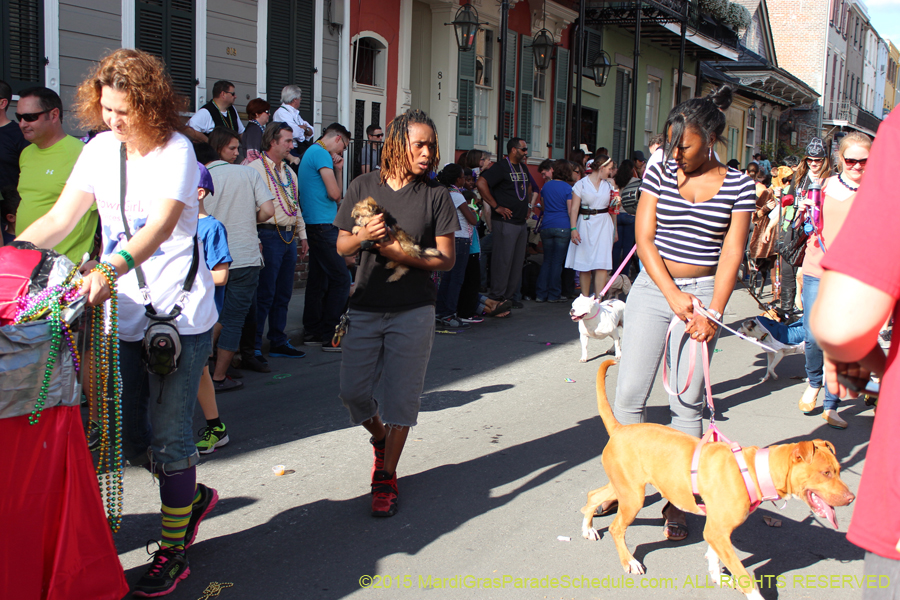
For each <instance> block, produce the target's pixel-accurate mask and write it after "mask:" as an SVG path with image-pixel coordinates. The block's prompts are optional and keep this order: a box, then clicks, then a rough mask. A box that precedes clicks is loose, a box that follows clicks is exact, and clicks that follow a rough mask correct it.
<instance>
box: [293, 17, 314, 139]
mask: <svg viewBox="0 0 900 600" xmlns="http://www.w3.org/2000/svg"><path fill="white" fill-rule="evenodd" d="M315 5H316V3H315V2H310V1H309V0H300V1H295V2H294V30H293V31H292V35H291V40H292V42H293V43H292V46H293V47H292V52H291V56H293V58H294V65H293V67H294V69H293V70H294V73H293V75H294V77H293V81H289V82H288V83H296V84H297V85H299V86H300V89H302V90H303V97H302V98H301V99H300V115H301V116H302V117H303V119H304V120H305V121H307V122H308V123H312V122H313V120H314V119H313V97H314V94H313V85H314V79H313V70H314V69H315V39H316V32H315V24H316V6H315Z"/></svg>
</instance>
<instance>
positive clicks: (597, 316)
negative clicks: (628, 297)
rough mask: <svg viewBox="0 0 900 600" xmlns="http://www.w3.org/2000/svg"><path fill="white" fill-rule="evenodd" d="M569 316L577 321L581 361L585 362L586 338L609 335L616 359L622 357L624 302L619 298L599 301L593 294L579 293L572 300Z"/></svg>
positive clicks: (601, 337) (598, 337) (599, 338)
mask: <svg viewBox="0 0 900 600" xmlns="http://www.w3.org/2000/svg"><path fill="white" fill-rule="evenodd" d="M569 316H570V317H572V320H573V321H575V322H576V323H578V332H579V333H580V334H581V362H587V345H588V338H595V339H598V340H602V339H603V338H605V337H611V338H612V339H613V342H614V347H615V350H616V360H619V359H621V358H622V345H621V340H622V326H623V325H624V321H625V303H624V302H622V301H621V300H607V301H606V302H600V301H599V300H597V298H596V297H595V296H594V295H591V297H590V298H588V297H587V296H583V295H579V296H578V297H577V298H575V301H574V302H572V310H570V311H569Z"/></svg>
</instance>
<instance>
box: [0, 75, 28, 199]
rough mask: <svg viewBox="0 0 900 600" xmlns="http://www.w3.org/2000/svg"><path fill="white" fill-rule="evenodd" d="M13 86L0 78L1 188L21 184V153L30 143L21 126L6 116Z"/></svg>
mask: <svg viewBox="0 0 900 600" xmlns="http://www.w3.org/2000/svg"><path fill="white" fill-rule="evenodd" d="M10 102H12V88H11V87H10V86H9V84H8V83H6V82H5V81H3V80H0V189H3V188H6V187H10V186H11V187H16V186H17V185H18V184H19V155H20V154H22V150H24V149H25V146H27V145H28V142H27V141H26V140H25V138H24V137H23V136H22V130H21V129H19V126H18V125H17V124H16V123H14V122H12V121H10V120H9V118H8V117H7V116H6V109H7V108H9V103H10Z"/></svg>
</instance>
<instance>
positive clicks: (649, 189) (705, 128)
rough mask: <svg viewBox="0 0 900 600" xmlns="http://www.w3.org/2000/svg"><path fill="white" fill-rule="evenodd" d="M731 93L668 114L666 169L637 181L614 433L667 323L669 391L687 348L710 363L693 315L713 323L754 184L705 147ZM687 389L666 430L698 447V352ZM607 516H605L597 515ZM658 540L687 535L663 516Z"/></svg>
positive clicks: (651, 374) (654, 169) (640, 411)
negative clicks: (636, 264) (634, 266)
mask: <svg viewBox="0 0 900 600" xmlns="http://www.w3.org/2000/svg"><path fill="white" fill-rule="evenodd" d="M731 100H732V90H731V88H730V87H728V86H723V87H721V88H719V89H718V90H716V91H714V92H713V93H712V94H711V95H709V96H707V97H706V98H694V99H691V100H688V101H687V102H683V103H682V104H679V105H678V106H676V107H675V108H674V109H672V111H671V112H670V113H669V117H668V120H667V121H666V125H665V129H664V131H665V132H666V136H667V143H666V151H665V160H664V161H660V162H659V163H656V164H654V165H652V166H651V167H650V168H649V169H648V170H647V172H646V173H645V175H644V182H643V184H642V186H641V200H640V202H639V204H638V209H637V214H636V218H635V239H636V242H637V253H638V256H639V257H640V259H641V262H642V263H643V265H644V270H643V271H641V274H640V275H639V276H638V277H637V279H636V280H635V282H634V285H633V286H632V288H631V293H630V294H629V295H628V301H627V304H626V308H625V323H626V329H625V334H624V339H623V344H622V362H621V364H620V367H619V378H618V384H617V387H616V402H615V407H614V412H615V416H616V419H618V421H619V422H620V423H622V424H629V423H640V422H642V421H643V420H644V406H645V404H646V403H647V398H648V397H649V395H650V389H651V388H652V387H653V381H654V379H655V378H656V372H657V371H658V370H659V363H660V360H661V359H662V358H663V351H664V348H665V345H666V332H667V329H668V327H669V323H670V322H671V321H672V320H673V317H675V318H677V320H678V321H680V322H681V323H678V324H677V325H676V326H675V328H674V331H673V332H672V339H671V340H670V343H669V348H670V349H671V353H672V354H671V365H672V371H673V373H674V374H675V376H673V377H672V378H671V379H672V380H673V381H670V386H671V387H672V388H674V389H676V390H682V389H684V387H685V383H686V382H687V377H688V371H689V368H688V362H689V358H690V356H689V354H690V353H689V351H688V350H689V349H690V346H689V345H688V341H689V339H690V340H694V341H697V342H707V343H708V344H709V346H710V349H709V354H710V356H712V354H713V348H714V346H715V342H716V339H717V337H718V328H717V327H716V324H715V323H714V322H713V321H711V320H709V319H707V318H706V317H705V316H704V315H703V314H701V313H699V312H695V311H694V303H695V302H696V303H698V304H699V305H700V306H701V307H703V308H705V309H706V310H707V311H709V313H711V314H713V315H714V316H716V318H718V319H721V316H722V311H724V310H725V305H726V304H727V303H728V298H729V297H730V296H731V292H732V291H733V289H734V284H735V279H736V276H737V270H738V266H739V265H740V263H741V259H742V258H743V255H744V247H745V246H746V243H747V233H748V230H749V228H750V216H751V215H752V214H753V212H754V211H755V210H756V184H755V182H753V181H752V180H751V179H750V178H749V177H747V176H746V175H743V174H742V173H741V172H740V171H737V170H735V169H731V168H728V167H726V166H725V165H723V164H722V163H720V162H719V160H718V158H717V157H716V154H715V153H714V152H713V146H714V145H715V144H716V143H717V142H721V141H722V132H723V131H724V130H725V114H724V112H723V111H725V110H727V108H728V107H729V106H730V105H731ZM695 350H696V352H697V369H696V371H695V373H694V376H693V378H692V380H691V383H690V386H688V387H687V389H686V390H685V391H684V392H682V393H681V394H679V395H671V396H669V407H670V410H671V416H672V422H671V426H672V427H673V428H675V429H677V430H679V431H682V432H684V433H687V434H688V435H691V436H695V437H700V434H701V432H702V429H703V422H702V415H703V405H704V397H703V371H702V369H701V368H700V365H701V364H702V357H701V355H700V347H699V345H698V346H697V348H696V349H695ZM605 508H606V509H607V510H608V509H609V507H605ZM663 516H664V518H665V523H666V526H665V532H664V533H665V537H666V539H668V540H672V541H678V540H683V539H684V538H686V537H687V535H688V530H687V527H686V525H685V518H684V513H683V512H682V511H680V510H678V509H677V508H675V507H674V506H672V505H671V504H666V507H665V508H664V509H663Z"/></svg>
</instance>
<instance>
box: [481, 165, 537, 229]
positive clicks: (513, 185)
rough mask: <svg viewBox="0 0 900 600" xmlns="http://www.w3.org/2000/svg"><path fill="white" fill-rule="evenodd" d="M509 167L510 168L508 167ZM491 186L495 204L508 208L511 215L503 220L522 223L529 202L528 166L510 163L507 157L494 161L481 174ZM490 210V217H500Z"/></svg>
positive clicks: (530, 188) (529, 181)
mask: <svg viewBox="0 0 900 600" xmlns="http://www.w3.org/2000/svg"><path fill="white" fill-rule="evenodd" d="M510 167H511V168H510ZM481 177H483V178H484V180H485V181H487V184H488V186H489V187H490V188H491V195H492V196H494V200H496V201H497V206H498V207H499V206H502V207H503V208H508V209H509V210H511V211H512V216H511V217H510V218H509V219H506V220H504V222H505V223H509V224H510V225H524V224H525V217H526V216H527V215H528V206H529V204H531V192H532V190H533V188H532V187H531V178H530V177H529V175H528V166H527V165H526V164H525V163H519V164H518V165H512V164H511V163H510V162H509V160H508V159H506V158H503V159H501V160H498V161H497V162H495V163H494V166H492V167H491V168H490V169H488V170H487V171H484V172H483V173H482V174H481ZM496 213H497V211H496V210H492V211H491V217H492V218H494V219H502V218H503V217H501V216H500V215H498V214H496Z"/></svg>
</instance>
